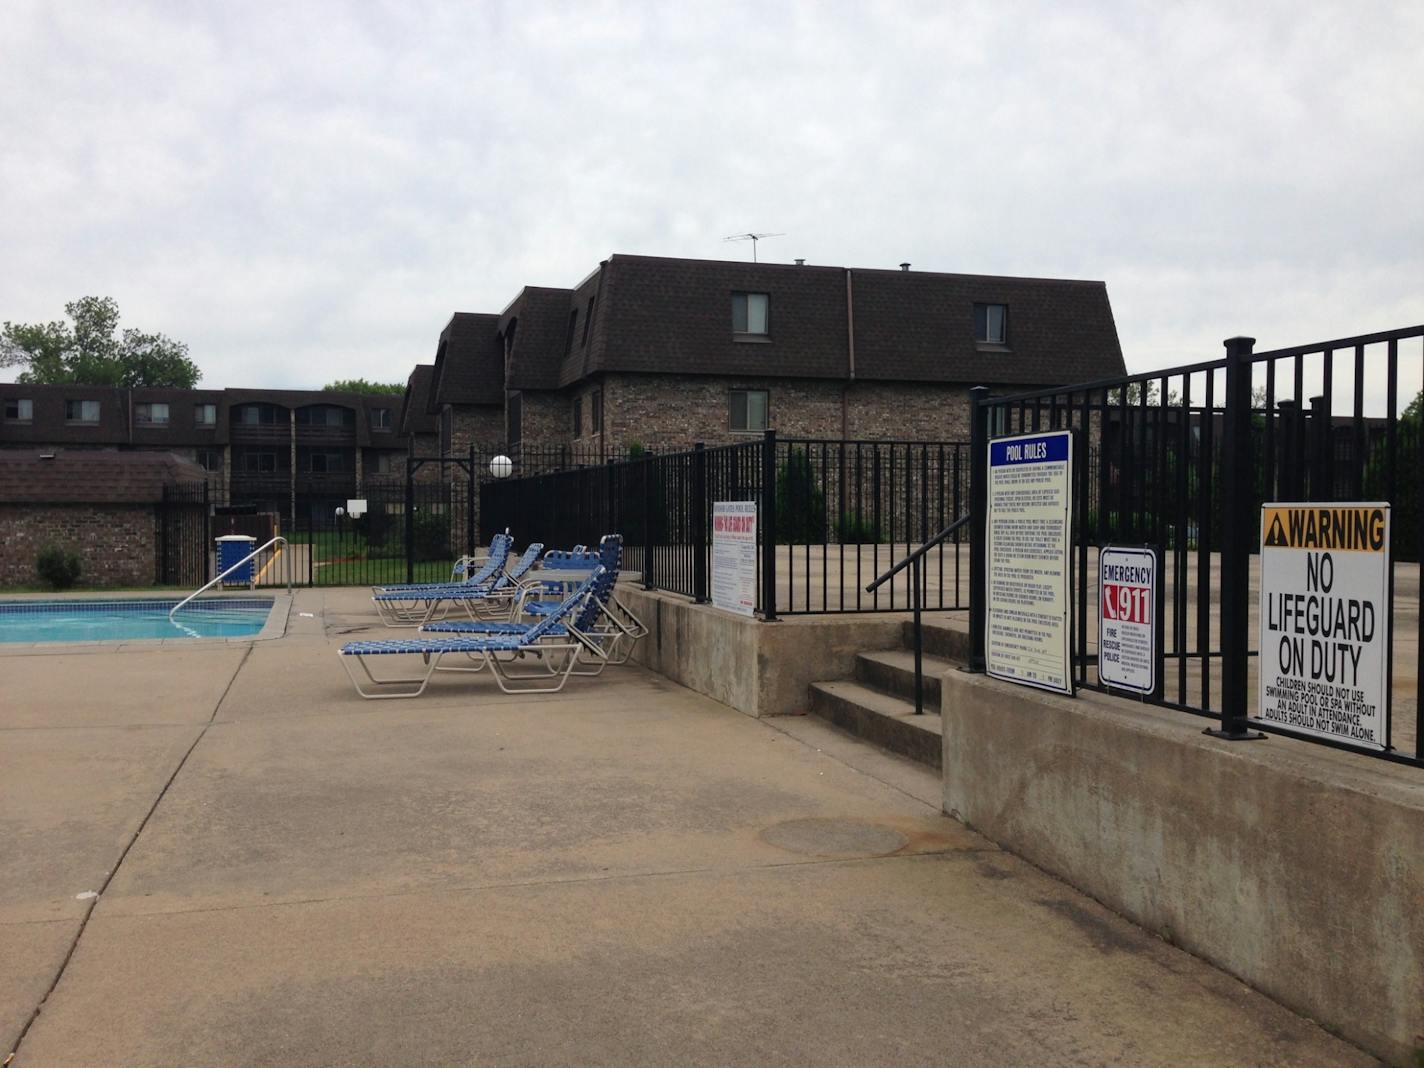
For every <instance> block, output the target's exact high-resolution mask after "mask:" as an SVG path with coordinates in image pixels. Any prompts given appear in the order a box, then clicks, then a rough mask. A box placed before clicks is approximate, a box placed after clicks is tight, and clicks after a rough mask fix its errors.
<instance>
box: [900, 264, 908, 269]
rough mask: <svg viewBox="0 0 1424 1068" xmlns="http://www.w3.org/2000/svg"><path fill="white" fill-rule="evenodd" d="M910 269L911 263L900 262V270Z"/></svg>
mask: <svg viewBox="0 0 1424 1068" xmlns="http://www.w3.org/2000/svg"><path fill="white" fill-rule="evenodd" d="M909 269H910V265H909V264H908V263H902V264H900V270H902V271H908V270H909Z"/></svg>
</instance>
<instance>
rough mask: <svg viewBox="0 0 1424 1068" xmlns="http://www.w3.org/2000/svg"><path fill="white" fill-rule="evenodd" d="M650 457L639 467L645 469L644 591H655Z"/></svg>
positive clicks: (651, 463)
mask: <svg viewBox="0 0 1424 1068" xmlns="http://www.w3.org/2000/svg"><path fill="white" fill-rule="evenodd" d="M654 463H656V461H655V460H654V459H653V457H652V456H651V455H649V456H648V457H647V458H646V459H644V460H643V462H642V463H641V464H640V465H639V466H640V467H642V469H643V589H645V590H651V589H655V588H656V587H655V584H654V582H653V465H654Z"/></svg>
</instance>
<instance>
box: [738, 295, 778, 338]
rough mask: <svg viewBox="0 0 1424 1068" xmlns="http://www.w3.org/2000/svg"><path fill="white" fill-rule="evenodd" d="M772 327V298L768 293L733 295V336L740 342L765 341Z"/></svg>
mask: <svg viewBox="0 0 1424 1068" xmlns="http://www.w3.org/2000/svg"><path fill="white" fill-rule="evenodd" d="M770 325H771V297H770V295H768V294H766V293H733V294H732V335H733V337H735V338H737V339H739V340H749V339H765V338H766V337H767V335H768V334H769V333H770V332H771V331H770Z"/></svg>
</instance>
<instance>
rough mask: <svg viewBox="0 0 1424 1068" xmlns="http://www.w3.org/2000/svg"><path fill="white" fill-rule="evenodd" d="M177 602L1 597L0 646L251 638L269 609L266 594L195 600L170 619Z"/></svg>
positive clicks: (263, 620)
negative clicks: (35, 643)
mask: <svg viewBox="0 0 1424 1068" xmlns="http://www.w3.org/2000/svg"><path fill="white" fill-rule="evenodd" d="M180 600H181V598H178V597H170V598H167V599H163V598H155V599H144V600H92V601H91V600H83V601H0V644H3V643H6V642H98V641H144V640H149V641H152V640H157V639H161V638H250V637H252V636H253V635H255V634H257V633H258V631H260V630H261V629H262V628H263V627H264V626H266V624H267V616H268V615H269V614H270V613H271V611H272V598H270V597H254V598H241V599H238V598H233V599H227V598H223V599H214V600H209V601H194V602H193V603H192V604H189V605H185V606H184V607H183V609H182V611H180V612H179V613H178V615H177V617H176V618H175V620H174V621H172V622H170V621H169V619H168V613H169V611H170V610H171V609H172V608H173V606H174V605H175V604H177V603H178V602H179V601H180Z"/></svg>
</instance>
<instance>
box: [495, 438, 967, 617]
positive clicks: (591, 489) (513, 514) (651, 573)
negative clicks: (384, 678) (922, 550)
mask: <svg viewBox="0 0 1424 1068" xmlns="http://www.w3.org/2000/svg"><path fill="white" fill-rule="evenodd" d="M968 455H969V453H968V444H967V443H965V442H909V441H837V440H812V439H799V438H796V439H788V438H778V437H777V435H776V434H775V432H774V431H768V432H767V433H766V434H765V436H764V437H762V438H760V439H757V440H753V441H748V442H745V443H741V444H736V445H725V446H718V447H713V448H703V447H700V446H699V447H694V448H692V449H689V450H685V451H682V452H673V453H667V454H663V455H647V456H642V457H640V458H637V459H633V460H625V461H621V462H607V463H604V464H602V465H601V466H598V467H587V468H582V469H576V470H565V471H558V472H553V473H549V474H545V475H535V476H531V477H525V478H511V479H508V480H505V481H498V480H490V481H485V482H483V483H482V485H481V487H480V507H479V512H480V515H481V517H482V520H483V525H484V528H485V529H488V530H502V529H505V528H508V529H510V530H511V531H513V532H514V534H515V536H516V537H517V538H518V539H519V541H521V542H523V541H526V540H537V541H543V542H545V543H547V544H550V545H573V544H577V543H580V542H582V543H585V544H594V543H596V542H597V540H598V538H599V537H600V536H601V535H603V534H605V533H608V532H609V531H614V530H616V531H620V532H621V533H622V534H623V535H624V538H625V539H626V544H627V546H628V548H627V559H628V567H629V568H630V569H631V570H635V571H641V573H642V576H643V583H644V585H645V586H647V587H648V588H649V589H663V590H668V591H670V592H673V593H679V594H682V595H684V596H687V597H691V598H693V599H694V600H698V601H704V600H706V599H707V597H708V582H709V570H710V554H711V535H710V531H711V529H712V527H711V516H712V506H713V504H714V502H717V501H756V502H757V503H758V505H759V526H758V553H757V576H758V583H757V589H758V600H757V609H758V611H760V612H761V613H762V614H763V616H764V617H766V618H775V617H776V616H778V615H789V614H807V613H823V612H875V611H882V612H893V611H904V610H906V609H907V608H909V607H910V601H911V598H910V594H911V590H910V585H909V583H910V577H909V575H908V574H905V575H903V576H897V578H896V580H895V581H893V582H890V583H887V584H886V585H884V586H882V587H881V588H880V589H878V590H877V591H875V592H874V593H873V594H868V593H866V592H865V586H866V584H867V583H868V582H869V581H870V580H871V579H873V578H874V577H875V576H876V575H877V574H879V573H880V572H881V571H882V570H884V569H885V568H886V567H887V566H889V565H890V564H891V563H893V562H894V561H895V560H896V559H898V558H899V557H901V556H903V555H904V554H905V553H907V552H910V551H912V550H913V549H914V548H916V547H917V546H918V545H919V544H921V543H922V542H923V541H924V540H925V539H927V538H929V537H930V536H932V535H933V534H934V533H935V532H937V531H939V530H941V529H943V527H945V526H946V525H947V524H948V523H949V522H951V521H952V520H953V519H955V518H956V517H957V516H959V515H960V514H962V513H963V511H964V510H965V508H966V507H967V503H968V491H969V475H968V466H967V465H968ZM924 576H925V579H924V587H925V588H924V591H923V592H924V595H925V605H926V607H927V608H932V609H955V608H964V607H967V605H968V592H969V591H968V553H967V551H965V546H964V543H963V541H962V539H961V538H960V537H958V536H956V537H955V538H954V539H953V540H951V541H948V542H946V543H945V544H943V545H940V546H936V547H935V548H934V549H932V550H931V551H930V553H929V554H928V559H927V562H926V566H925V571H924Z"/></svg>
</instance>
